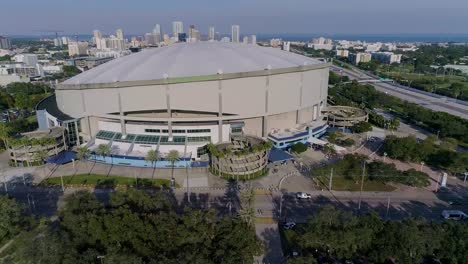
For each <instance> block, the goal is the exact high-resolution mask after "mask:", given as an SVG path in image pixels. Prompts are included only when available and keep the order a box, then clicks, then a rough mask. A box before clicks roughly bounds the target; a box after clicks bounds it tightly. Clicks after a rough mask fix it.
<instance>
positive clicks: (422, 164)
mask: <svg viewBox="0 0 468 264" xmlns="http://www.w3.org/2000/svg"><path fill="white" fill-rule="evenodd" d="M423 166H424V161H421V168H419V171H422V169H423Z"/></svg>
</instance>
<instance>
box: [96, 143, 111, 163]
mask: <svg viewBox="0 0 468 264" xmlns="http://www.w3.org/2000/svg"><path fill="white" fill-rule="evenodd" d="M96 154H97V155H99V156H101V157H102V158H103V159H106V157H108V156H109V155H110V154H111V149H110V147H109V145H107V144H100V145H99V146H98V148H97V150H96Z"/></svg>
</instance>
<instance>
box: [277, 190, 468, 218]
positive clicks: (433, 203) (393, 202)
mask: <svg viewBox="0 0 468 264" xmlns="http://www.w3.org/2000/svg"><path fill="white" fill-rule="evenodd" d="M446 198H447V199H446V201H449V200H451V199H450V198H451V197H450V196H447V197H446ZM453 200H455V199H453ZM458 200H461V201H462V203H461V204H457V205H453V206H452V205H449V204H448V203H447V202H446V201H443V200H439V199H434V198H432V197H428V198H424V197H419V198H417V199H414V200H412V199H408V198H405V197H402V198H398V197H395V196H388V197H385V196H379V197H372V196H369V195H368V194H363V197H362V200H361V207H360V209H359V194H358V193H355V194H353V195H351V196H340V197H333V196H330V195H323V196H322V195H318V196H313V197H312V198H311V199H297V198H296V197H295V196H294V194H291V193H288V194H285V195H284V196H283V208H284V210H283V212H282V219H283V220H286V221H289V220H292V221H295V222H299V223H302V222H306V221H307V219H308V218H309V217H311V216H313V215H314V214H315V213H317V211H318V210H319V209H320V208H323V207H325V206H327V205H332V206H334V207H337V208H339V209H341V210H344V211H349V212H354V213H356V214H365V213H368V212H370V211H372V212H376V213H377V214H378V215H380V216H381V217H383V218H385V219H391V220H401V219H405V218H409V217H422V218H425V219H427V220H433V221H437V220H440V219H441V213H442V211H443V210H462V211H464V212H467V211H468V202H467V201H468V199H467V198H465V199H458Z"/></svg>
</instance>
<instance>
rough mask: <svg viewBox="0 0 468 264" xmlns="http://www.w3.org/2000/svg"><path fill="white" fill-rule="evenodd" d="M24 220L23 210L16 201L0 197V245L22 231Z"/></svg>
mask: <svg viewBox="0 0 468 264" xmlns="http://www.w3.org/2000/svg"><path fill="white" fill-rule="evenodd" d="M23 219H24V216H23V213H22V209H21V207H20V206H19V205H18V204H17V203H16V201H15V200H13V199H10V198H8V197H6V196H0V244H3V242H5V240H7V239H10V238H12V237H13V236H15V235H16V234H18V233H19V232H20V231H21V229H22V226H23V225H24V220H23Z"/></svg>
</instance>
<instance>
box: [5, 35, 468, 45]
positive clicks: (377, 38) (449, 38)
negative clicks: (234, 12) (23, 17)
mask: <svg viewBox="0 0 468 264" xmlns="http://www.w3.org/2000/svg"><path fill="white" fill-rule="evenodd" d="M142 35H143V34H142ZM142 35H134V34H129V35H125V37H126V38H128V39H130V38H131V37H133V36H142ZM256 35H257V41H269V40H270V39H272V38H280V39H283V40H290V41H303V42H307V41H310V40H312V39H313V38H318V37H326V38H331V39H334V40H353V41H356V40H361V41H366V42H400V43H403V42H413V43H414V42H426V43H440V42H455V43H468V34H292V33H278V34H270V33H269V34H256ZM224 36H229V35H222V37H224ZM10 37H11V38H22V39H38V38H41V37H42V38H54V37H55V36H53V35H50V36H24V35H23V36H10ZM69 37H73V39H75V38H76V36H69ZM92 37H93V36H92V35H78V39H79V40H90V39H91V38H92Z"/></svg>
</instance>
